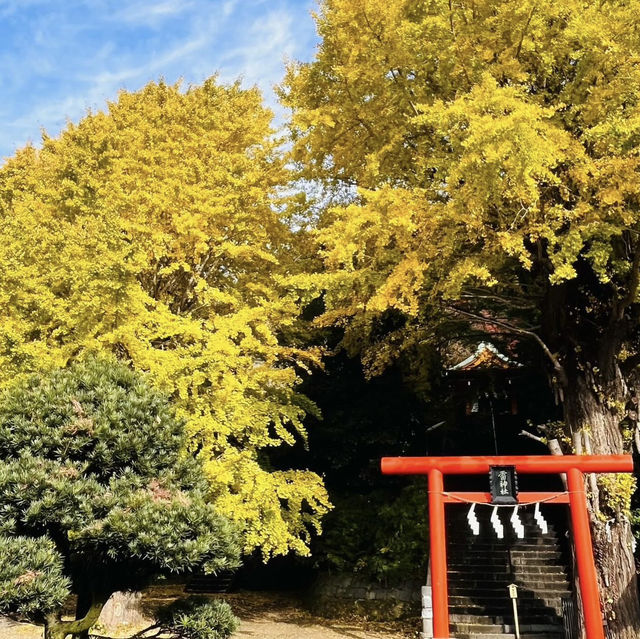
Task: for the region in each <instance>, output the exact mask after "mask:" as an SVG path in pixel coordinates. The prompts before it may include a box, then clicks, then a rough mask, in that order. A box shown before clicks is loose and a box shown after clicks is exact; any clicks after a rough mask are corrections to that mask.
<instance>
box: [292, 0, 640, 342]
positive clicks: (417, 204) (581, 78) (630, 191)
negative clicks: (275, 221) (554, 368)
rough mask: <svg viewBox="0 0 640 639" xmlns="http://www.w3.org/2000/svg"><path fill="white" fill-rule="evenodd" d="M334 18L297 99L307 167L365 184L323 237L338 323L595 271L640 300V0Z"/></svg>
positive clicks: (521, 292)
mask: <svg viewBox="0 0 640 639" xmlns="http://www.w3.org/2000/svg"><path fill="white" fill-rule="evenodd" d="M317 22H318V29H319V33H320V35H321V37H322V42H321V45H320V47H319V50H318V54H317V56H316V59H315V60H314V61H313V62H311V63H308V64H293V65H291V66H290V68H289V70H288V75H287V78H286V79H285V82H284V83H283V85H282V87H281V89H280V92H281V99H282V101H283V103H284V104H285V105H287V106H289V107H290V108H291V109H292V117H291V130H292V135H293V139H294V145H293V150H292V157H293V159H294V160H295V161H297V162H298V166H299V167H300V170H301V173H302V174H303V175H304V176H305V177H306V178H308V179H316V180H319V181H322V182H324V183H325V184H327V185H335V184H336V183H338V184H343V185H345V184H346V185H348V186H349V187H350V194H351V197H350V198H349V199H350V201H348V202H346V203H345V202H344V200H343V201H340V200H338V201H337V203H336V205H335V206H334V207H333V208H332V209H331V210H329V211H328V212H327V213H326V214H325V215H324V217H323V218H322V220H321V224H320V228H319V230H318V232H317V239H318V244H319V247H320V249H321V251H322V252H323V256H324V259H325V264H326V266H327V273H326V274H325V275H324V276H323V277H322V278H321V281H320V282H313V283H317V284H318V286H320V287H321V288H326V289H327V294H326V302H327V307H328V309H329V312H328V314H327V315H326V316H325V320H326V321H328V322H333V321H336V319H339V318H342V319H343V320H345V321H348V323H349V325H350V326H351V327H352V329H353V330H352V337H353V336H354V335H356V334H357V335H362V334H363V333H364V334H367V332H369V333H370V332H371V330H372V326H373V324H374V323H375V321H376V318H377V317H380V316H381V315H382V314H384V313H385V312H399V313H401V314H402V315H403V316H404V317H405V318H409V320H408V321H412V320H411V318H413V321H414V322H415V324H417V325H421V326H422V327H424V326H426V325H427V324H428V323H429V322H430V319H431V318H430V317H429V313H430V312H432V313H434V314H436V315H438V314H440V315H442V313H441V309H442V308H443V307H446V306H447V304H448V303H449V302H450V301H451V300H469V299H475V300H476V301H477V300H478V299H480V298H479V297H478V296H477V293H478V291H479V290H482V291H485V292H486V291H487V290H490V291H498V293H500V294H502V295H506V296H509V299H512V298H511V296H518V297H524V298H529V300H530V301H531V298H534V297H535V296H536V295H542V296H544V291H545V290H547V291H548V290H550V287H554V286H557V285H560V284H562V283H564V282H567V281H570V280H574V279H575V278H576V277H577V270H576V269H577V265H578V264H582V265H584V266H586V267H588V269H590V271H591V275H592V276H594V278H595V280H596V281H598V282H599V283H600V285H602V286H608V287H609V288H608V289H607V290H608V292H607V293H606V295H607V296H608V295H611V296H612V297H613V298H614V299H615V298H619V299H623V298H625V297H626V291H627V290H631V289H633V291H632V295H633V296H635V289H634V287H635V284H634V281H635V280H634V275H633V274H632V270H633V267H632V262H633V253H634V252H636V251H637V249H634V245H635V243H636V236H637V233H638V231H640V219H639V216H638V212H639V211H640V179H639V176H640V158H639V154H638V143H639V142H640V100H639V98H638V96H640V65H639V64H638V60H640V43H639V41H638V38H637V35H636V34H637V32H638V29H639V28H640V4H638V3H637V2H624V1H622V2H595V1H588V2H583V1H580V2H578V1H576V0H561V1H558V0H526V1H523V2H514V1H512V0H474V1H473V2H466V1H465V0H461V1H454V2H450V1H448V0H424V1H423V0H420V1H416V0H326V1H325V2H324V3H322V6H321V11H320V13H319V15H318V16H317ZM339 192H340V191H339ZM341 193H344V190H343V191H342V192H341ZM590 277H591V276H590ZM534 279H535V280H536V287H535V288H532V287H531V284H532V282H533V280H534ZM305 285H309V282H306V284H305ZM525 285H526V286H528V288H526V289H524V288H522V287H523V286H525ZM491 294H494V293H491ZM634 299H635V298H634ZM465 303H466V302H465ZM534 303H537V300H534ZM476 308H482V304H481V303H478V304H477V305H476ZM428 309H432V310H431V311H429V310H428ZM439 309H440V310H439ZM605 314H606V311H605ZM592 319H593V318H592ZM598 321H599V320H598ZM407 326H408V324H405V327H407ZM397 337H398V340H399V341H400V342H406V340H407V339H408V335H407V333H406V332H405V334H404V335H402V336H397ZM353 338H354V339H356V338H355V337H353ZM392 350H394V351H395V352H397V350H398V349H397V348H396V347H394V348H392Z"/></svg>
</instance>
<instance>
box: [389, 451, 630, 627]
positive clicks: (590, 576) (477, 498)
mask: <svg viewBox="0 0 640 639" xmlns="http://www.w3.org/2000/svg"><path fill="white" fill-rule="evenodd" d="M495 466H497V467H500V466H513V467H515V469H516V472H518V473H522V474H536V475H538V474H556V473H566V475H567V488H568V495H567V493H562V492H556V493H553V492H550V493H520V494H519V495H518V496H517V500H518V503H519V504H531V503H536V502H541V501H544V502H548V503H555V504H566V503H568V504H569V507H570V509H571V521H572V523H573V535H574V546H575V551H576V563H577V566H578V580H579V583H580V594H581V596H582V603H583V610H584V624H585V629H586V633H587V639H605V637H604V626H603V621H602V609H601V607H600V593H599V591H598V580H597V575H596V567H595V563H594V559H593V545H592V541H591V529H590V526H589V513H588V510H587V497H586V494H585V487H584V477H583V473H630V472H632V471H633V460H632V458H631V456H630V455H557V456H556V455H551V456H550V455H533V456H495V457H384V458H383V459H382V463H381V467H382V472H383V474H385V475H427V476H428V478H429V534H430V547H431V588H432V597H433V634H434V638H435V639H448V638H449V603H448V593H447V547H446V529H445V511H444V505H445V504H446V503H454V502H455V503H459V502H460V501H467V502H474V503H485V504H489V503H492V500H491V495H490V494H489V493H461V492H456V493H448V494H445V492H444V475H480V474H484V473H489V471H490V469H491V467H495Z"/></svg>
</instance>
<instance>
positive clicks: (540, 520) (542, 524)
mask: <svg viewBox="0 0 640 639" xmlns="http://www.w3.org/2000/svg"><path fill="white" fill-rule="evenodd" d="M533 518H534V519H535V520H536V523H537V524H538V528H540V532H541V533H542V534H543V535H546V534H547V533H548V532H549V526H547V520H546V519H545V518H544V517H543V516H542V513H541V512H540V504H536V508H535V510H534V512H533Z"/></svg>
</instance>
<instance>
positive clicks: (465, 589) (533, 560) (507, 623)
mask: <svg viewBox="0 0 640 639" xmlns="http://www.w3.org/2000/svg"><path fill="white" fill-rule="evenodd" d="M552 508H558V507H557V506H550V507H547V508H546V509H545V508H544V507H542V509H541V510H542V513H543V514H544V515H545V517H546V518H547V521H548V528H549V530H548V533H547V534H546V535H543V534H542V533H541V531H540V529H539V528H538V527H537V525H536V523H535V521H534V519H533V507H528V508H520V510H519V515H520V519H521V521H522V523H523V524H524V529H525V536H524V539H518V538H517V537H516V535H515V533H514V532H513V529H512V527H511V524H510V522H509V518H510V517H511V514H512V512H513V510H512V509H511V508H501V509H499V510H498V513H499V517H500V520H501V521H502V524H503V526H504V539H498V538H497V536H496V533H495V531H494V529H493V526H492V525H491V522H490V521H489V518H490V515H491V510H492V509H491V507H486V506H483V507H477V508H476V515H477V518H478V520H479V522H480V535H479V536H477V537H476V536H474V535H473V534H472V533H471V530H470V528H469V525H468V523H467V519H466V515H467V511H468V507H466V506H462V505H461V506H449V507H448V512H447V519H448V522H447V528H448V530H447V536H448V541H447V544H448V547H447V562H448V569H449V572H448V579H449V620H450V624H451V637H455V638H456V639H505V637H512V638H515V627H514V619H513V606H512V603H511V599H510V598H509V593H508V586H509V584H512V583H514V584H516V585H517V586H518V613H519V614H518V616H519V621H520V635H521V639H563V638H564V631H563V623H562V607H563V599H569V598H570V597H571V585H570V581H569V569H568V565H569V563H568V552H567V548H566V545H567V544H566V540H565V539H564V536H563V535H562V536H561V535H560V534H559V533H558V530H557V528H556V526H554V525H553V524H552V523H551V521H550V520H549V515H550V513H549V511H550V509H552Z"/></svg>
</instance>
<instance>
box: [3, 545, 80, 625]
mask: <svg viewBox="0 0 640 639" xmlns="http://www.w3.org/2000/svg"><path fill="white" fill-rule="evenodd" d="M70 587H71V583H70V580H69V579H68V577H66V576H65V575H64V572H63V557H62V556H61V555H60V553H59V552H58V551H57V550H56V548H55V546H54V544H53V542H52V541H51V540H50V539H48V538H47V537H38V538H35V539H33V538H28V537H7V536H4V535H3V536H0V613H2V614H16V615H20V616H24V617H27V618H29V619H32V620H34V621H40V622H42V620H43V618H44V616H45V615H46V614H47V613H49V612H51V611H53V610H57V609H59V608H60V607H61V606H62V604H63V603H64V602H65V600H66V599H67V597H68V596H69V592H70Z"/></svg>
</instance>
